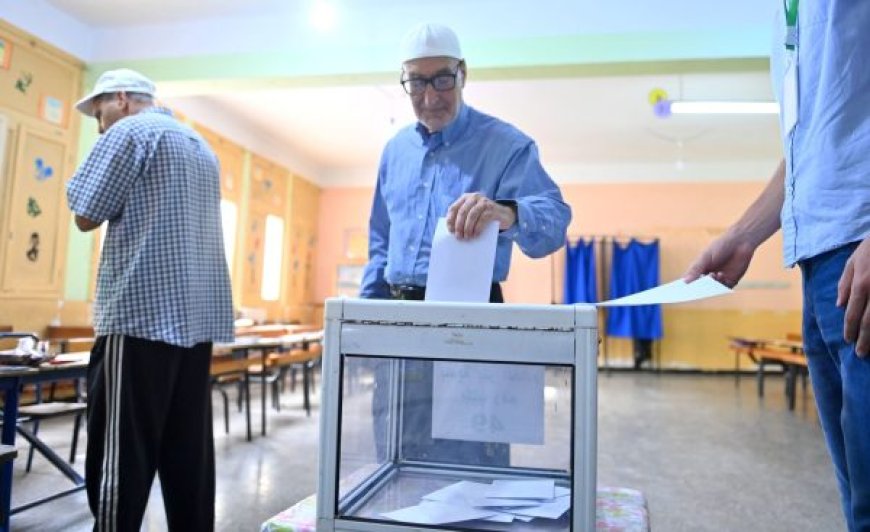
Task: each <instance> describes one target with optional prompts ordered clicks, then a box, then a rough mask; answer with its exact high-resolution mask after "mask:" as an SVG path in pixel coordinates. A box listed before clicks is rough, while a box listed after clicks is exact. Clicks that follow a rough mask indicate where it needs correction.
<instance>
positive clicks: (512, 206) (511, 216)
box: [496, 200, 520, 231]
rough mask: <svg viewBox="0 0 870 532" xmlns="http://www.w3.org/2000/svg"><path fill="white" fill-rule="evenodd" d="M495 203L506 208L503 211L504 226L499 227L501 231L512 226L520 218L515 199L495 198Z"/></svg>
mask: <svg viewBox="0 0 870 532" xmlns="http://www.w3.org/2000/svg"><path fill="white" fill-rule="evenodd" d="M496 203H498V204H499V205H501V206H502V207H507V208H508V210H506V211H505V213H506V214H505V216H506V218H505V220H504V221H505V225H506V227H504V228H500V229H501V230H502V231H507V230H508V229H510V228H511V227H513V226H514V225H515V224H516V223H517V222H518V221H519V219H520V216H519V209H518V208H517V202H516V201H515V200H496Z"/></svg>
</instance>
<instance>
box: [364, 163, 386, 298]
mask: <svg viewBox="0 0 870 532" xmlns="http://www.w3.org/2000/svg"><path fill="white" fill-rule="evenodd" d="M384 171H385V169H384V165H383V163H382V164H381V167H380V169H379V171H378V183H377V186H376V187H375V197H374V201H372V212H371V216H370V217H369V262H368V264H366V267H365V270H364V271H363V278H362V285H361V286H360V294H359V295H360V297H363V298H370V299H389V298H390V287H389V285H388V284H387V281H386V280H385V279H384V270H385V269H386V267H387V251H388V249H389V245H390V215H389V213H388V212H387V206H386V204H385V203H384V198H383V196H382V195H381V182H382V179H383V177H384Z"/></svg>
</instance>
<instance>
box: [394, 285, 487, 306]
mask: <svg viewBox="0 0 870 532" xmlns="http://www.w3.org/2000/svg"><path fill="white" fill-rule="evenodd" d="M390 296H392V298H393V299H406V300H410V301H423V300H424V299H426V287H425V286H416V285H408V284H391V285H390ZM489 297H490V301H491V302H499V303H500V302H502V301H504V298H503V297H502V293H501V285H500V284H498V283H492V290H491V293H490V296H489Z"/></svg>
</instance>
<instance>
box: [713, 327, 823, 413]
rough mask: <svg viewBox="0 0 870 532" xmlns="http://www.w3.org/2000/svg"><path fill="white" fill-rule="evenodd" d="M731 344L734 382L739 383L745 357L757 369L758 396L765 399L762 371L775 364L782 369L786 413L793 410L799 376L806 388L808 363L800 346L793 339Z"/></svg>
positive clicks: (736, 340) (734, 340)
mask: <svg viewBox="0 0 870 532" xmlns="http://www.w3.org/2000/svg"><path fill="white" fill-rule="evenodd" d="M792 338H794V337H793V336H792ZM730 340H731V344H730V348H731V350H733V351H734V360H735V362H734V364H735V382H739V376H740V375H739V371H740V357H741V356H742V355H745V356H747V357H749V359H750V360H752V361H753V362H754V363H755V364H756V365H757V368H758V369H757V371H756V375H757V381H758V396H759V397H764V376H765V367H766V366H767V365H768V364H778V365H780V366H782V369H783V372H784V374H785V395H786V399H787V401H788V409H789V410H794V407H795V395H796V394H795V389H796V381H797V377H798V375H800V376H801V377H802V380H803V389H804V391H806V387H807V359H806V356H805V355H804V348H803V343H801V342H800V341H796V340H794V339H785V340H779V339H773V340H760V339H749V338H737V337H733V338H731V339H730Z"/></svg>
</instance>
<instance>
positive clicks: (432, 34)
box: [401, 23, 462, 63]
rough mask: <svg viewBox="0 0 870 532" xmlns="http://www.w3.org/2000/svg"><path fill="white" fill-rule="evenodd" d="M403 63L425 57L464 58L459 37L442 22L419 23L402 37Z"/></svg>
mask: <svg viewBox="0 0 870 532" xmlns="http://www.w3.org/2000/svg"><path fill="white" fill-rule="evenodd" d="M401 51H402V63H405V62H407V61H412V60H414V59H422V58H424V57H452V58H454V59H462V50H461V49H460V48H459V38H458V37H456V34H455V33H453V30H451V29H450V28H448V27H447V26H444V25H442V24H431V23H427V24H419V25H417V26H414V27H413V28H412V29H411V31H409V32H408V33H406V34H405V37H404V38H402V45H401Z"/></svg>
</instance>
